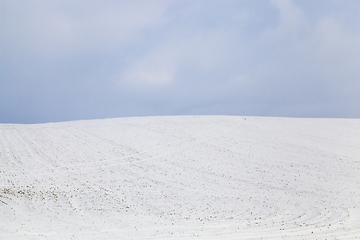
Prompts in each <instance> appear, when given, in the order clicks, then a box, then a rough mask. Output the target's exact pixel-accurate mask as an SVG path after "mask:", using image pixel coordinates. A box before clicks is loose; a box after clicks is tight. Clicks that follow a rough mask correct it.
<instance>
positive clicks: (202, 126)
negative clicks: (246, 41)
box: [0, 116, 360, 239]
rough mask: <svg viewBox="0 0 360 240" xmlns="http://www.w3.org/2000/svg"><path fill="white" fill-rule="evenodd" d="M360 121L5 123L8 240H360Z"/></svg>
mask: <svg viewBox="0 0 360 240" xmlns="http://www.w3.org/2000/svg"><path fill="white" fill-rule="evenodd" d="M359 169H360V119H302V118H270V117H239V116H174V117H139V118H117V119H103V120H87V121H74V122H62V123H47V124H34V125H22V124H0V239H356V238H358V239H360V170H359Z"/></svg>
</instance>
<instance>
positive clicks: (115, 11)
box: [0, 0, 360, 123]
mask: <svg viewBox="0 0 360 240" xmlns="http://www.w3.org/2000/svg"><path fill="white" fill-rule="evenodd" d="M189 114H191V115H194V114H210V115H213V114H226V115H256V116H286V117H350V118H360V1H358V0H317V1H296V0H272V1H270V0H269V1H267V0H256V1H254V0H234V1H231V0H218V1H217V0H195V1H194V0H174V1H170V0H169V1H162V0H159V1H158V0H153V1H145V0H143V1H136V0H135V1H134V0H131V1H119V0H113V1H110V0H93V1H88V0H76V1H74V0H52V1H49V0H29V1H22V0H0V123H41V122H50V121H51V122H54V121H68V120H79V119H94V118H109V117H128V116H153V115H189Z"/></svg>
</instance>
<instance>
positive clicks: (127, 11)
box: [3, 0, 169, 56]
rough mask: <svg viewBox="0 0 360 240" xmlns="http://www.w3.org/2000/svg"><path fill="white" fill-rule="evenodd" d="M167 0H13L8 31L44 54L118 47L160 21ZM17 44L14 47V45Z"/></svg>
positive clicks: (20, 44) (20, 43)
mask: <svg viewBox="0 0 360 240" xmlns="http://www.w3.org/2000/svg"><path fill="white" fill-rule="evenodd" d="M168 4H169V3H168V1H162V0H155V1H151V2H149V1H137V0H135V1H111V0H107V1H85V0H80V1H67V0H65V1H45V0H35V1H26V2H23V1H16V0H15V1H11V2H10V1H8V2H6V3H5V7H6V9H7V11H4V13H5V14H6V16H5V17H4V18H6V21H7V24H6V28H5V29H4V32H3V34H6V35H7V39H12V40H15V41H16V42H15V44H16V45H15V46H14V43H12V44H11V46H14V47H21V48H23V49H25V50H27V51H29V50H30V51H32V52H33V53H34V52H36V53H38V54H41V55H44V56H50V55H52V56H54V54H55V55H58V54H59V55H63V54H64V53H65V54H73V52H83V51H91V50H94V49H96V48H102V49H103V50H107V51H109V50H117V49H118V48H122V47H124V46H126V44H129V43H131V42H133V41H136V40H137V38H138V37H139V35H141V32H142V31H143V30H144V29H146V28H147V27H154V26H156V25H161V23H162V22H163V14H164V11H165V10H166V8H167V5H168ZM12 50H14V49H12Z"/></svg>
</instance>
